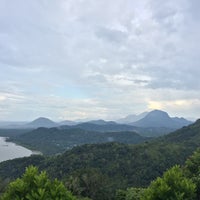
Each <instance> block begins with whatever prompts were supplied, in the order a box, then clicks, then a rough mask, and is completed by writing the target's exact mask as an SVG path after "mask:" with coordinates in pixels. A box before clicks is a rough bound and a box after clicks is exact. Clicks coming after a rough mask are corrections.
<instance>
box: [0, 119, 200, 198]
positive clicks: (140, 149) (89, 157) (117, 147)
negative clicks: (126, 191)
mask: <svg viewBox="0 0 200 200" xmlns="http://www.w3.org/2000/svg"><path fill="white" fill-rule="evenodd" d="M197 147H200V120H198V121H197V122H196V123H194V124H192V125H190V126H188V127H184V128H182V129H180V130H178V131H176V132H174V133H171V134H169V135H168V136H165V137H161V138H158V139H157V140H154V141H149V142H146V143H143V144H138V145H127V144H117V143H106V144H90V145H89V144H88V145H83V146H79V147H75V148H73V149H72V150H69V151H66V152H65V153H64V154H62V155H59V156H56V157H49V158H45V157H43V156H32V157H30V158H22V159H15V160H12V161H6V162H3V163H1V164H0V177H2V178H6V177H10V178H14V177H15V178H16V177H18V176H19V175H21V174H22V173H23V172H24V169H25V167H26V166H28V165H30V164H33V165H37V166H39V167H40V169H45V170H47V172H49V174H50V175H51V176H52V177H57V178H59V179H63V180H64V181H66V184H69V185H70V183H69V182H68V181H69V180H71V181H73V180H76V183H73V184H75V185H76V189H80V187H81V188H84V187H85V186H84V184H85V183H84V182H83V180H82V179H83V178H84V179H85V177H87V181H91V182H92V181H94V182H96V183H94V182H93V183H92V184H90V187H89V188H87V191H93V190H94V188H92V185H94V184H96V185H98V186H99V190H100V189H102V188H103V189H105V191H107V192H108V191H109V195H114V193H115V190H116V189H118V188H127V187H130V186H131V187H132V186H137V187H141V186H147V185H149V183H150V182H151V181H152V180H154V179H155V178H156V177H158V176H161V175H162V173H163V172H164V171H165V170H167V169H168V168H170V167H171V166H173V165H175V164H181V165H182V164H183V163H184V162H185V160H186V159H187V158H188V157H189V156H190V155H191V154H192V152H193V151H194V150H196V148H197ZM83 176H84V177H83ZM94 177H95V180H94ZM102 180H105V181H104V182H103V184H102ZM71 184H72V183H71ZM73 184H72V185H73ZM82 184H83V185H82ZM99 192H100V191H99Z"/></svg>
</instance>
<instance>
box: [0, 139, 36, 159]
mask: <svg viewBox="0 0 200 200" xmlns="http://www.w3.org/2000/svg"><path fill="white" fill-rule="evenodd" d="M32 154H34V152H32V151H31V150H29V149H26V148H24V147H22V146H19V145H16V144H15V143H12V142H6V138H5V137H0V162H2V161H5V160H10V159H14V158H21V157H28V156H30V155H32Z"/></svg>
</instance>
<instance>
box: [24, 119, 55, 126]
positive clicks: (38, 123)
mask: <svg viewBox="0 0 200 200" xmlns="http://www.w3.org/2000/svg"><path fill="white" fill-rule="evenodd" d="M56 126H59V124H57V123H55V122H53V121H51V120H50V119H48V118H45V117H40V118H37V119H35V120H34V121H32V122H30V123H28V124H26V125H25V127H30V128H39V127H46V128H51V127H56Z"/></svg>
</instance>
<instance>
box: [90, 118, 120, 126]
mask: <svg viewBox="0 0 200 200" xmlns="http://www.w3.org/2000/svg"><path fill="white" fill-rule="evenodd" d="M87 123H90V124H96V125H109V124H110V125H115V124H117V123H116V122H114V121H105V120H102V119H99V120H91V121H88V122H87Z"/></svg>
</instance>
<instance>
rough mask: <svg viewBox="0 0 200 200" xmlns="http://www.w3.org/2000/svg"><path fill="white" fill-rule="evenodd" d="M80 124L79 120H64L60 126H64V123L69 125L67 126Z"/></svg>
mask: <svg viewBox="0 0 200 200" xmlns="http://www.w3.org/2000/svg"><path fill="white" fill-rule="evenodd" d="M76 124H78V123H77V122H74V121H71V120H64V121H62V122H59V125H60V126H64V125H67V126H74V125H76Z"/></svg>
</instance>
